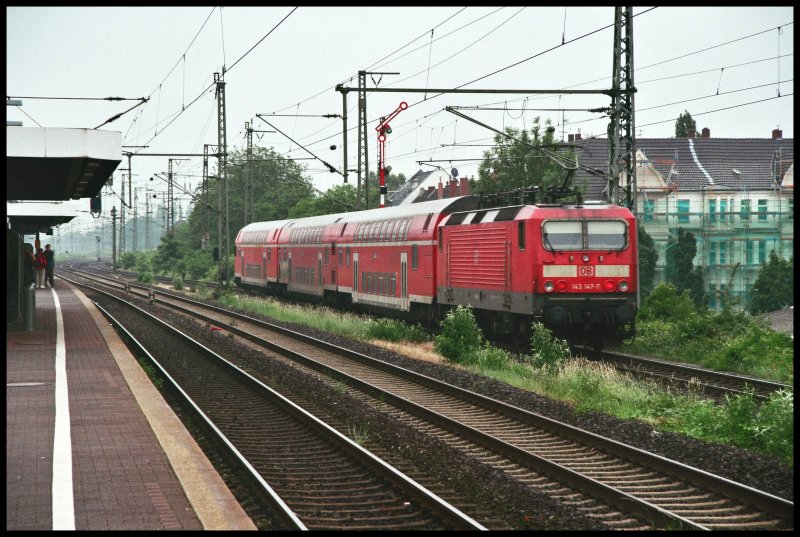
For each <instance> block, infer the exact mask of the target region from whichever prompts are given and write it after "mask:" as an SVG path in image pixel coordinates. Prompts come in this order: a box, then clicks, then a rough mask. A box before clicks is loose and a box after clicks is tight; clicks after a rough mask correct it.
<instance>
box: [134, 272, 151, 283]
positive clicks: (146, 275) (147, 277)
mask: <svg viewBox="0 0 800 537" xmlns="http://www.w3.org/2000/svg"><path fill="white" fill-rule="evenodd" d="M136 281H139V282H142V283H153V274H152V273H151V272H140V273H139V276H138V277H137V278H136Z"/></svg>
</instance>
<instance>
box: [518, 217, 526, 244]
mask: <svg viewBox="0 0 800 537" xmlns="http://www.w3.org/2000/svg"><path fill="white" fill-rule="evenodd" d="M517 245H518V246H519V249H520V250H524V249H525V222H517Z"/></svg>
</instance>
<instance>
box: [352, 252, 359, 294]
mask: <svg viewBox="0 0 800 537" xmlns="http://www.w3.org/2000/svg"><path fill="white" fill-rule="evenodd" d="M353 302H358V252H353Z"/></svg>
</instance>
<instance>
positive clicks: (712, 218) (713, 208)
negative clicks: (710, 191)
mask: <svg viewBox="0 0 800 537" xmlns="http://www.w3.org/2000/svg"><path fill="white" fill-rule="evenodd" d="M716 221H717V200H708V222H709V223H714V222H716Z"/></svg>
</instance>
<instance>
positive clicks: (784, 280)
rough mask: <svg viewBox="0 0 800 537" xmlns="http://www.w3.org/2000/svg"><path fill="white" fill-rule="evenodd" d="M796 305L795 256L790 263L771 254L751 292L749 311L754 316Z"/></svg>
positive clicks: (773, 252)
mask: <svg viewBox="0 0 800 537" xmlns="http://www.w3.org/2000/svg"><path fill="white" fill-rule="evenodd" d="M793 305H794V256H792V257H791V258H790V259H789V260H788V261H787V260H786V259H783V258H782V257H781V256H779V255H778V254H776V253H775V250H773V251H772V252H770V254H769V261H767V263H766V264H765V265H764V266H763V267H761V270H760V271H759V272H758V278H756V282H755V283H754V284H753V289H752V291H751V292H750V302H749V304H748V305H747V311H749V312H750V313H752V314H753V315H755V314H758V313H768V312H771V311H775V310H779V309H781V308H785V307H786V306H793Z"/></svg>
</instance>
